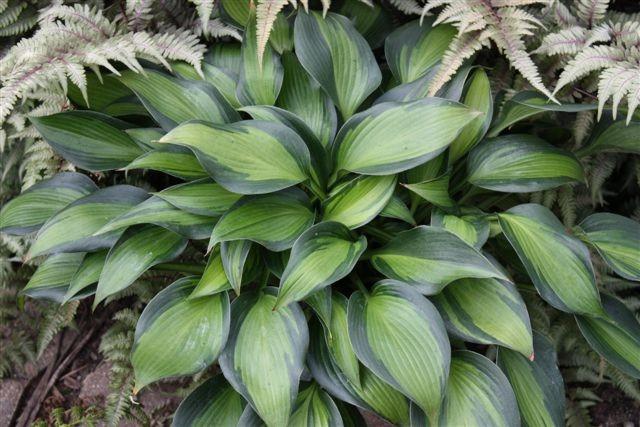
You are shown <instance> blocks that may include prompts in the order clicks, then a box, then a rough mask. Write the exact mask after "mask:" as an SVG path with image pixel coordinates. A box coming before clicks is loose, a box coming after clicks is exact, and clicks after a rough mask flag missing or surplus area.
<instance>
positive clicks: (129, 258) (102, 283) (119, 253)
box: [93, 225, 187, 308]
mask: <svg viewBox="0 0 640 427" xmlns="http://www.w3.org/2000/svg"><path fill="white" fill-rule="evenodd" d="M186 246H187V240H186V239H185V238H183V237H182V236H180V235H179V234H177V233H174V232H173V231H170V230H167V229H164V228H162V227H157V226H155V225H145V226H141V227H134V228H130V229H128V230H127V231H126V232H125V233H124V234H123V235H122V236H121V237H120V239H119V240H118V242H117V243H116V244H115V245H114V246H113V247H112V248H111V249H110V250H109V254H108V255H107V259H106V260H105V263H104V267H103V268H102V272H101V273H100V280H99V281H98V288H97V289H96V297H95V299H94V302H93V306H94V308H95V307H96V306H97V305H98V304H99V303H100V302H101V301H103V300H104V299H105V298H106V297H108V296H109V295H113V294H115V293H116V292H118V291H121V290H122V289H125V288H126V287H128V286H129V285H131V284H132V283H133V282H134V281H135V280H136V279H137V278H138V277H140V275H141V274H142V273H144V272H145V271H147V270H148V269H149V268H151V267H153V266H154V265H156V264H159V263H161V262H166V261H171V260H172V259H174V258H176V257H178V256H179V255H180V254H181V253H182V251H184V249H185V247H186Z"/></svg>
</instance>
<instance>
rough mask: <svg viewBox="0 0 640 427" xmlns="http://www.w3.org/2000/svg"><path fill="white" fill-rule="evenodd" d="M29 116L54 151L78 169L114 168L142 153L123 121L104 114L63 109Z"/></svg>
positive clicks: (101, 169) (102, 169)
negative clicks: (59, 111) (49, 114)
mask: <svg viewBox="0 0 640 427" xmlns="http://www.w3.org/2000/svg"><path fill="white" fill-rule="evenodd" d="M29 120H31V123H33V125H34V126H35V127H36V129H37V130H38V132H39V133H40V135H42V137H43V138H44V139H45V140H46V141H47V142H48V143H49V145H51V147H53V149H54V150H55V151H56V152H58V153H59V154H60V155H61V156H62V157H64V158H65V159H67V160H68V161H70V162H71V163H73V164H74V165H76V166H78V167H80V168H82V169H86V170H90V171H104V170H110V169H118V168H121V167H124V166H126V165H127V164H129V162H131V161H132V160H133V159H135V158H136V157H138V156H139V155H140V154H142V149H141V148H140V147H139V146H138V144H136V143H135V141H134V140H133V139H131V137H130V136H129V135H127V133H126V132H125V131H124V130H123V127H122V126H123V125H122V123H124V122H118V121H117V120H115V119H113V118H111V117H110V116H107V115H105V114H101V113H96V112H93V111H65V112H62V113H56V114H53V115H51V116H45V117H30V118H29Z"/></svg>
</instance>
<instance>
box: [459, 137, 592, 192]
mask: <svg viewBox="0 0 640 427" xmlns="http://www.w3.org/2000/svg"><path fill="white" fill-rule="evenodd" d="M467 165H468V166H467V168H468V180H469V182H470V183H472V184H473V185H477V186H478V187H482V188H486V189H489V190H494V191H504V192H508V193H514V192H516V193H517V192H531V191H541V190H547V189H549V188H554V187H558V186H560V185H563V184H568V183H572V182H583V181H584V171H583V170H582V165H581V164H580V162H579V161H578V160H577V159H576V158H575V156H574V155H573V154H571V153H570V152H568V151H565V150H562V149H560V148H557V147H554V146H553V145H551V144H548V143H547V142H545V141H543V140H542V139H540V138H538V137H536V136H533V135H504V136H499V137H497V138H491V139H487V140H485V141H484V142H483V143H482V144H480V145H478V146H477V147H476V148H474V149H473V150H472V151H471V153H470V154H469V159H468V163H467Z"/></svg>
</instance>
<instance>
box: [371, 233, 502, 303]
mask: <svg viewBox="0 0 640 427" xmlns="http://www.w3.org/2000/svg"><path fill="white" fill-rule="evenodd" d="M371 263H372V264H373V266H374V268H375V269H376V270H378V271H379V272H381V273H382V274H384V275H385V276H387V277H388V278H390V279H393V280H398V281H401V282H404V283H407V284H410V285H412V286H415V287H416V289H417V290H418V291H419V292H421V293H424V294H426V295H432V294H436V293H438V292H440V291H441V290H442V289H443V288H444V287H445V286H446V285H447V284H449V283H450V282H452V281H454V280H457V279H462V278H467V277H469V278H471V277H475V278H489V277H495V278H499V279H504V280H508V279H507V278H506V277H505V276H504V274H503V273H502V272H501V271H500V270H498V269H497V268H496V267H495V266H494V265H493V264H492V263H491V262H490V261H489V260H488V259H487V258H485V257H484V256H483V255H482V254H481V253H480V252H479V251H478V250H477V249H475V248H474V247H473V246H470V245H468V244H467V243H465V242H464V241H463V240H462V239H460V238H459V237H458V236H456V235H455V234H453V233H450V232H448V231H446V230H443V229H441V228H437V227H429V226H425V225H422V226H419V227H416V228H413V229H411V230H408V231H403V232H401V233H399V234H397V235H396V237H395V238H394V239H393V240H391V241H390V242H389V243H388V244H387V245H386V246H384V247H382V248H380V249H379V250H377V251H375V252H374V253H373V255H372V256H371Z"/></svg>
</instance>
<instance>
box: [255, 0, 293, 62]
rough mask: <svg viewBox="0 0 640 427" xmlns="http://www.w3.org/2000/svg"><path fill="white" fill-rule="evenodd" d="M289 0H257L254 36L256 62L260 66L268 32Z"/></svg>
mask: <svg viewBox="0 0 640 427" xmlns="http://www.w3.org/2000/svg"><path fill="white" fill-rule="evenodd" d="M288 2H289V0H258V6H257V7H256V38H257V43H258V63H259V64H260V68H262V57H263V56H264V50H265V48H266V47H267V42H268V41H269V34H271V30H272V29H273V24H274V23H275V22H276V17H277V16H278V13H279V12H280V11H281V10H282V8H283V7H284V6H285V5H286V4H287V3H288Z"/></svg>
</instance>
